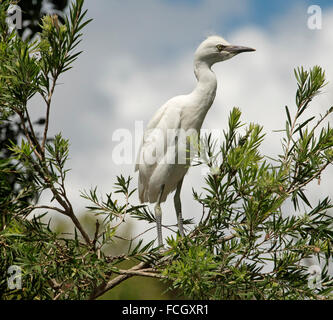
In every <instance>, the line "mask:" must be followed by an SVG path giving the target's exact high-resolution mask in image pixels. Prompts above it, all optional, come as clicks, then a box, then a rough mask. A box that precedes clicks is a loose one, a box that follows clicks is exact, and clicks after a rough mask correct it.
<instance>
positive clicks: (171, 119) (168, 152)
mask: <svg viewBox="0 0 333 320" xmlns="http://www.w3.org/2000/svg"><path fill="white" fill-rule="evenodd" d="M245 51H254V49H252V48H247V47H240V46H233V45H230V44H229V43H228V42H227V41H226V40H224V39H223V38H221V37H219V36H210V37H208V38H207V39H206V40H205V41H203V42H202V43H201V44H200V46H199V47H198V49H197V50H196V52H195V56H194V73H195V76H196V78H197V80H198V83H197V86H196V88H195V89H194V90H193V91H192V92H191V93H190V94H187V95H181V96H176V97H174V98H172V99H170V100H169V101H167V102H166V103H165V104H164V105H163V106H162V107H160V108H159V109H158V110H157V112H156V113H155V115H154V116H153V118H152V119H151V120H150V122H149V123H148V126H147V128H146V130H145V133H144V137H143V142H142V145H141V148H140V150H139V154H138V158H137V163H136V166H135V170H136V171H137V170H138V171H139V183H138V185H139V198H140V201H141V202H150V203H155V202H156V206H155V215H156V222H157V231H158V244H159V246H162V244H163V242H162V231H161V214H162V211H161V208H160V203H161V202H164V201H165V200H166V198H167V196H168V194H169V193H171V192H172V191H174V190H175V189H177V191H176V194H175V199H174V200H175V208H176V214H177V218H178V227H179V232H180V234H181V235H182V236H183V234H184V233H183V224H182V215H181V204H180V189H181V185H182V181H183V178H184V175H185V174H186V172H187V170H188V168H189V164H190V161H191V157H192V156H193V154H192V152H191V153H190V154H189V153H188V152H187V151H188V149H189V146H190V145H189V140H188V139H183V137H185V136H186V135H187V136H191V135H193V134H194V133H195V132H197V133H198V134H199V130H200V128H201V126H202V123H203V121H204V119H205V116H206V114H207V112H208V110H209V108H210V107H211V105H212V103H213V101H214V99H215V95H216V89H217V81H216V76H215V74H214V72H213V71H212V70H211V67H212V65H213V64H214V63H217V62H220V61H224V60H227V59H230V58H232V57H233V56H235V55H236V54H238V53H240V52H245Z"/></svg>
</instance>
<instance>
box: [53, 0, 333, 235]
mask: <svg viewBox="0 0 333 320" xmlns="http://www.w3.org/2000/svg"><path fill="white" fill-rule="evenodd" d="M101 3H102V4H100V5H99V6H98V7H97V6H95V7H93V5H92V4H91V3H89V5H90V11H89V14H90V16H93V17H95V22H94V23H93V25H92V26H91V27H89V28H88V32H87V36H86V37H85V40H84V42H83V43H84V49H85V50H86V52H85V53H84V55H83V56H82V57H81V58H80V59H81V60H79V62H78V63H77V64H76V68H74V70H73V71H71V72H70V73H69V74H68V76H66V77H65V78H64V82H65V85H64V86H61V87H59V90H58V91H59V92H58V94H57V96H56V108H55V110H54V111H53V114H52V115H53V116H54V117H55V119H56V122H55V123H54V124H53V126H52V128H51V129H52V131H53V132H58V131H60V130H61V131H63V133H64V135H65V136H67V137H68V138H70V140H71V144H72V152H71V161H70V166H71V167H72V168H73V170H72V172H71V174H70V175H69V177H68V182H67V184H68V185H69V190H70V197H71V198H72V199H73V202H74V204H75V207H76V208H77V209H78V210H81V209H83V206H84V202H83V201H82V200H81V199H80V198H79V196H78V194H79V192H78V190H80V189H81V190H82V189H84V188H89V187H90V186H94V185H98V186H99V187H100V190H101V192H102V193H106V192H110V191H111V188H112V185H113V183H114V181H115V176H116V175H118V174H124V175H132V176H133V175H134V172H133V168H134V166H128V165H127V166H125V165H124V166H121V167H119V166H115V165H114V163H113V160H112V149H113V147H114V146H115V143H114V142H112V134H113V132H114V130H116V129H118V128H128V129H129V130H131V131H133V130H134V121H135V120H144V121H145V122H147V121H148V120H149V118H150V117H151V116H152V114H153V113H154V111H155V110H156V109H157V108H158V107H159V106H160V105H162V104H163V103H164V102H165V101H166V100H167V99H169V98H170V97H172V96H175V95H177V94H182V93H187V92H189V91H190V90H192V88H193V87H194V85H195V78H194V75H193V71H192V57H193V52H194V50H195V48H196V45H197V44H198V43H199V41H200V40H201V39H202V36H203V35H204V34H205V33H207V32H208V31H209V30H211V29H212V28H215V29H216V28H218V27H217V26H218V24H217V23H216V20H217V19H219V18H222V17H227V16H228V15H230V16H232V15H233V14H237V15H238V14H240V15H245V14H246V6H245V7H241V6H240V3H244V2H241V1H236V2H224V6H221V5H218V4H217V3H220V2H217V0H210V1H205V2H202V4H200V5H198V6H195V7H193V8H190V7H186V6H177V8H176V9H175V7H173V6H171V5H170V4H169V5H167V4H166V3H164V2H163V1H161V0H160V1H152V0H150V1H145V2H141V1H140V2H133V1H122V2H112V4H111V2H109V1H102V2H101ZM227 3H228V6H227V7H226V4H227ZM230 3H233V4H232V5H231V4H230ZM102 9H104V10H102ZM306 18H307V16H306V8H305V7H295V8H294V9H293V10H291V11H290V12H289V13H288V14H286V15H285V16H283V17H278V18H276V20H274V22H273V23H272V25H271V26H270V27H268V28H266V29H264V28H260V27H255V26H249V27H246V28H245V27H243V28H241V29H235V31H234V32H233V33H231V34H229V37H228V41H229V42H232V43H235V44H240V45H249V46H253V47H255V48H256V49H257V51H256V52H255V53H244V54H241V55H240V56H238V57H236V58H234V59H232V60H231V61H228V62H225V63H221V64H219V65H216V66H214V71H215V72H216V74H217V77H218V80H219V85H218V92H217V97H216V101H215V103H214V105H213V106H212V109H211V110H210V111H209V113H208V115H207V118H206V121H205V122H204V128H212V129H215V128H222V129H223V128H226V123H227V116H228V113H229V111H230V110H231V108H232V107H233V106H238V107H240V108H241V109H242V111H243V120H244V121H246V122H257V123H260V124H262V125H264V128H265V132H266V133H267V140H266V141H265V143H264V145H263V150H264V151H265V152H266V153H270V154H276V152H277V151H279V147H278V143H279V140H280V136H279V135H278V134H274V133H272V130H276V129H281V128H283V127H284V122H285V116H284V106H285V105H286V104H288V105H289V106H290V107H291V108H292V107H293V103H294V94H295V88H296V86H295V81H294V78H293V68H294V67H296V66H299V65H304V66H307V67H308V66H312V65H314V64H319V65H321V66H323V67H324V68H325V69H326V72H327V76H328V79H332V77H333V61H332V58H331V57H332V52H333V43H332V41H331V39H332V32H331V30H333V10H331V11H327V12H325V11H324V17H323V29H322V30H320V31H310V30H308V29H307V28H306ZM168 50H170V51H171V52H170V54H169V51H168ZM332 98H333V94H332V84H330V85H329V86H327V88H326V94H325V95H323V96H322V97H320V98H319V99H317V100H316V101H315V103H314V109H313V110H315V112H318V111H321V112H323V111H324V108H326V107H328V106H329V104H330V103H331V104H332ZM331 120H332V119H331ZM329 175H332V170H331V171H330V173H329ZM329 175H328V174H326V175H325V176H323V177H322V184H321V187H320V188H319V187H314V188H313V192H312V196H313V198H315V197H316V196H319V195H321V194H329V195H330V196H333V195H332V191H331V190H332V189H331V181H330V179H329ZM136 178H137V177H136V175H135V180H134V181H136ZM192 186H193V187H195V188H196V189H197V190H198V191H200V187H201V186H203V177H202V175H201V170H200V168H192V169H191V170H190V173H189V174H188V176H187V177H186V179H185V183H184V186H183V190H182V198H183V211H184V216H185V217H186V218H189V217H192V215H193V212H197V213H198V214H197V217H198V218H199V217H200V214H201V210H202V209H201V207H200V206H199V205H198V204H197V203H195V202H194V200H193V199H192V191H191V190H192ZM172 203H173V201H172V199H171V197H170V198H169V200H168V202H167V203H166V205H165V206H164V212H165V218H164V220H163V222H164V223H167V224H170V223H175V221H176V218H175V214H174V211H173V205H172ZM154 235H155V233H153V234H152V236H154Z"/></svg>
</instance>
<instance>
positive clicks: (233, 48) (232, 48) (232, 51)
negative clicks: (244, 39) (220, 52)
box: [224, 46, 256, 54]
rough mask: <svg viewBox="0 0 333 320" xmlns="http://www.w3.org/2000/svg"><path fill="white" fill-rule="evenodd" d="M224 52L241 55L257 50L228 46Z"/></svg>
mask: <svg viewBox="0 0 333 320" xmlns="http://www.w3.org/2000/svg"><path fill="white" fill-rule="evenodd" d="M224 51H227V52H230V53H235V54H238V53H241V52H250V51H256V49H253V48H249V47H242V46H228V47H226V48H225V49H224Z"/></svg>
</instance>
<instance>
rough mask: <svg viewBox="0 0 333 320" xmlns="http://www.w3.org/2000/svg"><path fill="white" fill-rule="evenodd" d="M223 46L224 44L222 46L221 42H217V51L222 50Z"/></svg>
mask: <svg viewBox="0 0 333 320" xmlns="http://www.w3.org/2000/svg"><path fill="white" fill-rule="evenodd" d="M225 47H226V46H224V45H223V44H218V45H217V46H216V48H217V50H219V51H222V50H223V49H224V48H225Z"/></svg>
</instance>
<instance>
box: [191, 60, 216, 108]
mask: <svg viewBox="0 0 333 320" xmlns="http://www.w3.org/2000/svg"><path fill="white" fill-rule="evenodd" d="M194 74H195V76H196V78H197V80H198V83H197V86H196V88H195V89H194V91H193V92H192V94H193V95H194V97H195V100H196V102H197V105H198V106H199V108H200V111H202V112H204V113H206V112H207V111H208V110H209V108H210V107H211V105H212V103H213V101H214V99H215V95H216V89H217V81H216V76H215V73H214V72H213V71H212V69H211V65H209V64H208V63H207V62H203V61H194Z"/></svg>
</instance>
